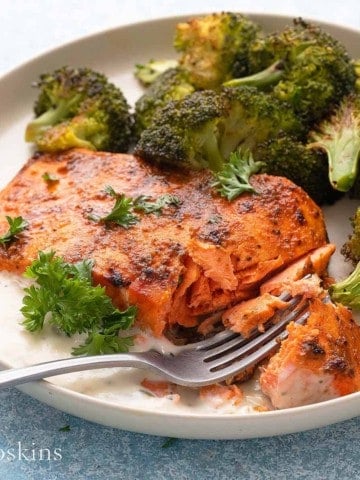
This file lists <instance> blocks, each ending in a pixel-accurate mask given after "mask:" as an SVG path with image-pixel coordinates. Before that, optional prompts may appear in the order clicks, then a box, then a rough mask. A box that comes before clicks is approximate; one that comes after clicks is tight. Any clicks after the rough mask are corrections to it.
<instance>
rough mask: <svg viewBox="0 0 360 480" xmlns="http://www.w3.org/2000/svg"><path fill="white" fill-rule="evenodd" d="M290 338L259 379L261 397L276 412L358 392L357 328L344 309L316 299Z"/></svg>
mask: <svg viewBox="0 0 360 480" xmlns="http://www.w3.org/2000/svg"><path fill="white" fill-rule="evenodd" d="M288 334H289V335H288V338H287V339H286V340H284V341H283V342H282V344H281V347H280V350H279V351H278V353H276V354H275V355H274V356H273V357H271V359H270V361H269V363H268V364H267V366H265V368H264V369H263V372H262V373H261V376H260V385H261V388H262V391H263V392H264V393H265V394H266V395H267V396H268V397H269V398H270V400H271V403H272V404H273V406H274V407H275V408H279V409H280V408H288V407H296V406H300V405H307V404H310V403H316V402H321V401H324V400H329V399H331V398H336V397H339V396H342V395H347V394H349V393H353V392H356V391H358V390H359V388H360V328H359V326H358V325H357V324H356V323H355V321H354V320H353V318H352V315H351V312H350V311H349V310H348V309H347V308H345V307H344V306H342V305H334V304H333V303H327V304H324V303H323V302H322V301H321V300H320V299H318V298H314V299H312V300H311V303H310V316H309V318H308V320H307V322H306V324H305V325H297V324H295V323H292V324H290V325H289V326H288Z"/></svg>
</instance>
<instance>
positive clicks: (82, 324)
mask: <svg viewBox="0 0 360 480" xmlns="http://www.w3.org/2000/svg"><path fill="white" fill-rule="evenodd" d="M92 267H93V262H92V261H91V260H84V261H83V262H78V263H76V264H69V263H66V262H65V261H64V260H63V259H62V258H61V257H56V256H55V253H54V252H50V253H44V252H39V256H38V259H37V260H35V261H34V262H33V263H32V264H31V265H30V266H29V267H28V268H27V269H26V272H25V276H26V277H28V278H31V279H34V280H35V282H36V283H34V284H33V285H31V286H30V287H27V288H25V289H24V291H25V296H24V298H23V307H22V308H21V312H22V313H23V315H24V317H25V319H24V321H23V325H24V327H25V328H26V329H27V330H29V331H30V332H35V331H38V330H41V329H42V328H43V327H44V324H45V322H47V323H49V324H51V325H55V326H56V327H57V328H58V329H59V330H60V331H61V332H64V333H65V334H67V335H69V336H71V335H73V334H75V333H87V334H88V337H87V339H86V340H85V343H84V345H82V346H80V347H76V348H75V349H74V351H73V354H75V355H80V354H92V355H96V354H102V353H114V352H124V351H127V350H128V349H129V346H130V345H131V344H132V339H131V338H129V337H119V336H118V334H119V331H120V330H127V329H128V328H130V326H131V325H132V324H133V322H134V320H135V316H136V308H135V307H134V306H131V307H129V308H128V309H127V310H125V311H123V312H121V311H120V310H118V309H116V308H115V307H114V306H113V304H112V302H111V299H110V297H108V296H107V295H106V293H105V288H104V287H101V286H100V285H96V286H94V285H92V283H91V270H92Z"/></svg>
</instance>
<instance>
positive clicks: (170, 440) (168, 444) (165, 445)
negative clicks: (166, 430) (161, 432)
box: [161, 437, 179, 448]
mask: <svg viewBox="0 0 360 480" xmlns="http://www.w3.org/2000/svg"><path fill="white" fill-rule="evenodd" d="M177 440H179V439H178V438H174V437H169V438H167V439H166V440H165V442H164V443H163V444H162V445H161V448H169V447H172V446H173V445H174V443H176V442H177Z"/></svg>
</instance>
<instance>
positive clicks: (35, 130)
mask: <svg viewBox="0 0 360 480" xmlns="http://www.w3.org/2000/svg"><path fill="white" fill-rule="evenodd" d="M35 85H36V86H37V87H38V88H39V89H40V93H39V96H38V99H37V101H36V103H35V106H34V113H35V117H36V118H35V119H34V120H32V121H30V123H29V124H28V125H27V128H26V133H25V139H26V141H27V142H33V143H35V144H36V146H37V148H38V149H39V150H40V151H46V152H56V151H59V150H66V149H69V148H72V147H85V148H89V149H92V150H107V151H111V152H123V151H126V150H127V149H128V148H129V145H130V142H131V140H132V133H133V120H132V116H131V115H130V113H129V106H128V104H127V102H126V99H125V97H124V95H123V94H122V92H121V91H120V90H119V89H118V88H117V87H116V86H115V85H113V84H112V83H110V82H109V81H108V79H107V78H106V76H105V75H103V74H101V73H97V72H95V71H93V70H91V69H89V68H71V67H62V68H60V69H58V70H55V71H54V72H52V73H47V74H43V75H41V76H40V79H39V81H38V82H37V83H36V84H35Z"/></svg>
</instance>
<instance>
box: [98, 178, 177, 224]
mask: <svg viewBox="0 0 360 480" xmlns="http://www.w3.org/2000/svg"><path fill="white" fill-rule="evenodd" d="M104 190H105V192H106V193H107V194H108V195H110V196H112V197H113V198H115V204H114V206H113V208H112V210H111V211H110V212H109V213H108V214H107V215H105V216H103V217H100V216H97V215H93V214H92V215H90V216H89V218H90V220H93V221H96V222H101V223H106V224H107V223H111V222H112V223H116V224H117V225H120V226H122V227H124V228H130V227H131V226H133V225H135V224H136V223H137V222H138V221H139V217H138V216H137V215H136V213H135V212H143V213H146V214H150V213H155V214H156V215H160V214H161V213H162V211H163V209H164V208H166V207H168V206H170V205H174V206H178V205H179V204H180V200H179V198H178V197H176V196H175V195H169V194H165V195H161V196H160V197H159V198H158V199H157V200H151V199H150V197H148V196H146V195H139V196H138V197H136V198H135V199H133V198H131V197H126V195H124V194H123V193H117V192H115V190H114V189H113V187H111V186H110V185H107V186H106V187H105V189H104Z"/></svg>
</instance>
